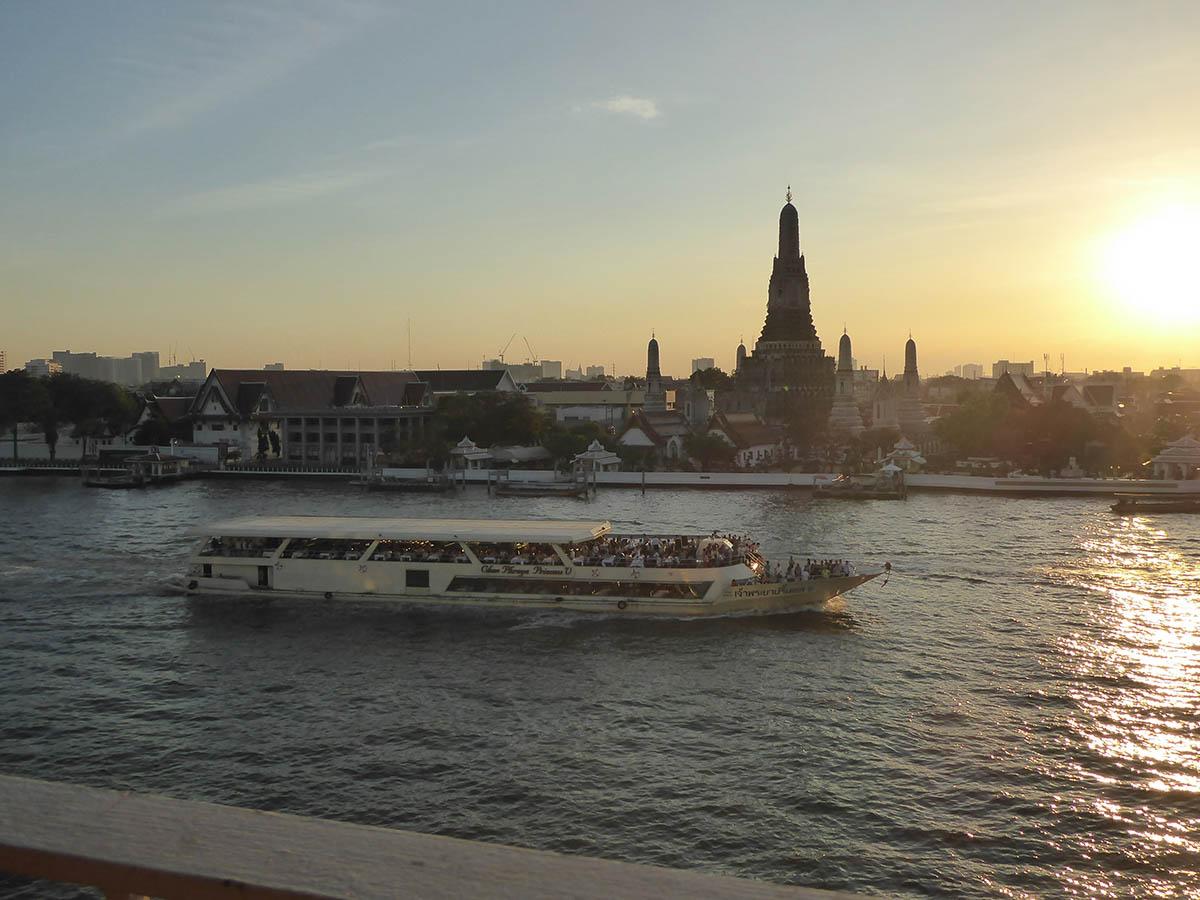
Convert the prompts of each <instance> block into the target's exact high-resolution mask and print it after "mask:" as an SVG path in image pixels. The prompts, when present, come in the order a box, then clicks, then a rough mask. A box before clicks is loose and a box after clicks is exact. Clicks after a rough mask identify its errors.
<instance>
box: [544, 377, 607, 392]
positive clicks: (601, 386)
mask: <svg viewBox="0 0 1200 900" xmlns="http://www.w3.org/2000/svg"><path fill="white" fill-rule="evenodd" d="M611 390H612V386H611V385H610V384H609V383H608V382H607V381H573V380H569V379H568V380H563V381H530V382H528V383H527V384H526V385H525V392H526V393H528V394H549V393H553V392H554V391H611Z"/></svg>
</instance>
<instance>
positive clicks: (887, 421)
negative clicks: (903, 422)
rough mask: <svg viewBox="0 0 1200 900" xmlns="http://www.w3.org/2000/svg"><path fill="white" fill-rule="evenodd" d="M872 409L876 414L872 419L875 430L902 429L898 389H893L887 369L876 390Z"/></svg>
mask: <svg viewBox="0 0 1200 900" xmlns="http://www.w3.org/2000/svg"><path fill="white" fill-rule="evenodd" d="M872 407H873V410H874V413H873V415H872V417H871V426H872V427H873V428H897V429H898V428H899V427H900V416H899V412H898V404H897V402H896V389H895V388H894V387H892V381H891V379H890V378H888V374H887V368H886V367H885V368H884V370H883V375H882V377H880V379H879V385H878V386H877V387H876V388H875V398H874V400H873V401H872Z"/></svg>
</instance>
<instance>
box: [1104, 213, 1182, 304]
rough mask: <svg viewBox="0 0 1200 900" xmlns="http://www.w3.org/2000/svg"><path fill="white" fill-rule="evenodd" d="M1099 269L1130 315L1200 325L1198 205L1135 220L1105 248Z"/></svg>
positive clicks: (1110, 240) (1114, 236)
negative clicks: (1199, 323)
mask: <svg viewBox="0 0 1200 900" xmlns="http://www.w3.org/2000/svg"><path fill="white" fill-rule="evenodd" d="M1100 269H1101V272H1100V275H1101V277H1102V279H1103V281H1104V283H1105V285H1106V286H1107V287H1108V288H1109V289H1110V290H1111V291H1112V292H1113V293H1114V294H1116V295H1117V297H1118V298H1119V299H1120V300H1121V301H1122V302H1123V303H1124V304H1125V305H1126V307H1127V308H1128V309H1129V311H1130V312H1132V313H1134V314H1136V315H1140V316H1143V317H1145V318H1147V319H1152V320H1154V321H1156V322H1158V323H1159V324H1162V325H1168V326H1171V325H1174V326H1178V325H1184V324H1193V323H1196V322H1200V205H1191V204H1184V203H1175V204H1170V205H1167V206H1163V207H1160V208H1159V209H1157V210H1155V211H1154V212H1151V213H1148V214H1146V215H1144V216H1143V217H1142V218H1139V219H1137V220H1135V221H1134V222H1133V224H1131V225H1129V226H1128V227H1127V228H1125V229H1123V230H1121V231H1119V232H1117V233H1116V234H1115V235H1113V236H1112V237H1111V238H1109V240H1108V241H1107V242H1106V243H1105V244H1104V246H1103V248H1102V250H1101V261H1100Z"/></svg>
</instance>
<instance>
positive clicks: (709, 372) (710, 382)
mask: <svg viewBox="0 0 1200 900" xmlns="http://www.w3.org/2000/svg"><path fill="white" fill-rule="evenodd" d="M688 380H689V381H690V382H691V383H692V385H693V386H695V387H699V388H706V389H708V390H721V391H728V390H732V389H733V379H732V378H731V377H730V376H729V375H727V374H726V373H725V372H723V371H722V370H721V369H720V368H718V367H717V366H713V367H712V368H711V369H701V370H700V371H698V372H693V373H692V377H691V378H689V379H688Z"/></svg>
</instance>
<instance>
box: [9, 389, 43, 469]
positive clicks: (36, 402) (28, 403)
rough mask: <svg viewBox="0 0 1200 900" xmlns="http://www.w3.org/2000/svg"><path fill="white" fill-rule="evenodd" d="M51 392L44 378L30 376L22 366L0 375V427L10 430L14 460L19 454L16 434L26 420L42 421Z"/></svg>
mask: <svg viewBox="0 0 1200 900" xmlns="http://www.w3.org/2000/svg"><path fill="white" fill-rule="evenodd" d="M49 409H50V394H49V392H48V391H47V390H46V384H45V380H44V379H41V378H31V377H30V376H29V375H27V374H26V373H25V372H24V371H23V370H21V369H13V370H11V371H8V372H5V373H3V374H0V429H9V430H10V431H11V433H12V448H13V460H14V461H15V460H16V459H17V456H18V452H17V434H18V429H19V427H20V426H21V425H22V424H23V423H25V422H45V420H46V417H47V415H48V414H49V413H48V411H49Z"/></svg>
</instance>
